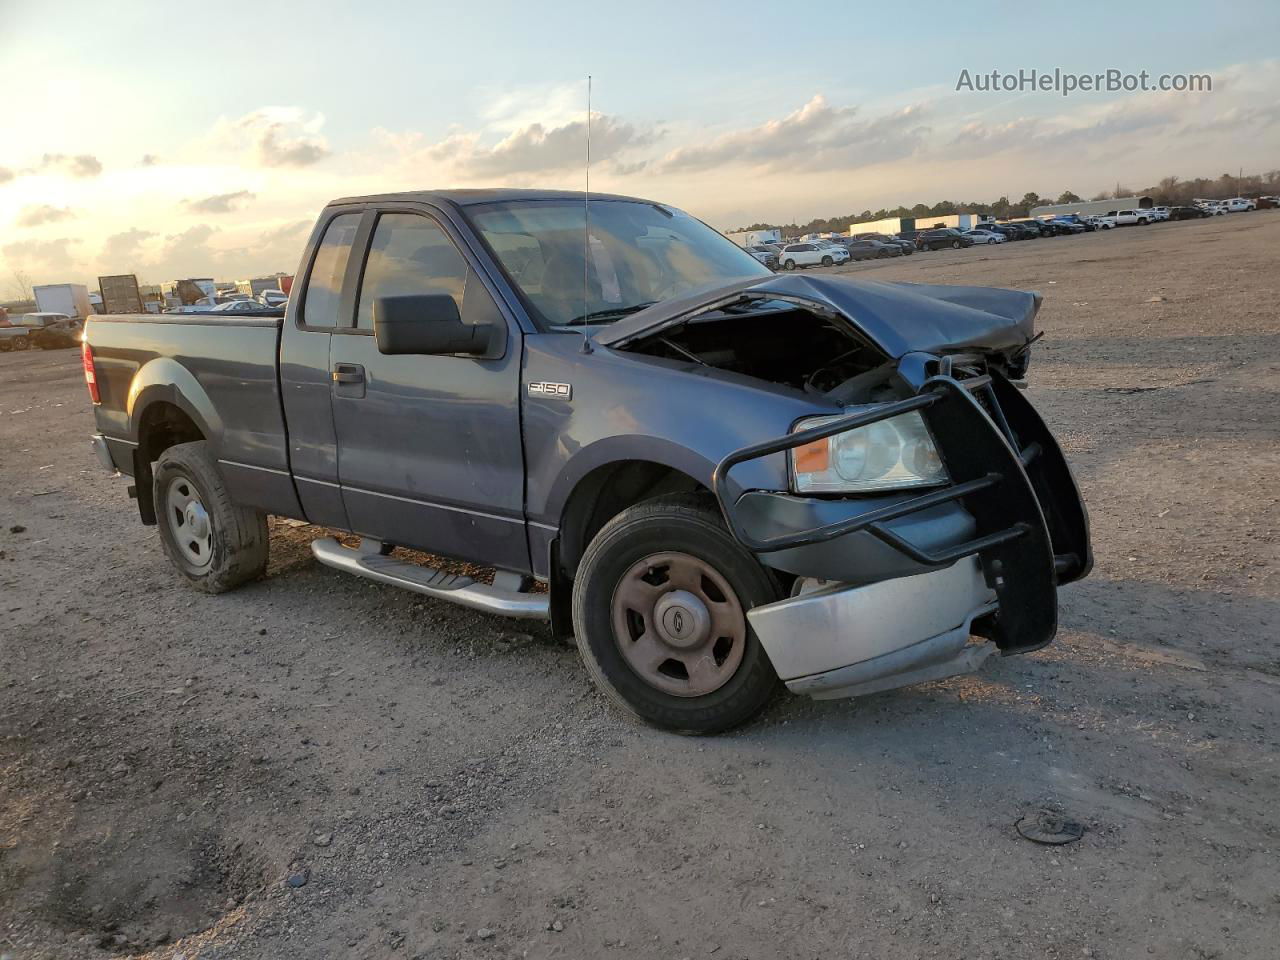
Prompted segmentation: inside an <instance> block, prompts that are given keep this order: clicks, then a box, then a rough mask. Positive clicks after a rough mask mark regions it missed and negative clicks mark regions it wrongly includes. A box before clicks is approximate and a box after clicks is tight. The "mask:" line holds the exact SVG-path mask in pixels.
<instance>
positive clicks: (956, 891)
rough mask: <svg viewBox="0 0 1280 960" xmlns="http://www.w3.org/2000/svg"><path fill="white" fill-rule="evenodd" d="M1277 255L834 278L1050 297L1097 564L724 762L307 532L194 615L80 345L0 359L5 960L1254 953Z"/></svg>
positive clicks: (1266, 712) (1092, 253) (1262, 907)
mask: <svg viewBox="0 0 1280 960" xmlns="http://www.w3.org/2000/svg"><path fill="white" fill-rule="evenodd" d="M1278 252H1280V212H1257V213H1249V214H1243V215H1240V214H1237V215H1234V216H1230V217H1223V218H1217V219H1214V220H1209V221H1200V222H1195V223H1173V224H1160V225H1156V226H1151V227H1145V228H1130V229H1125V230H1120V231H1113V232H1111V233H1105V234H1087V235H1084V236H1080V237H1074V238H1053V239H1042V240H1035V241H1031V242H1023V243H1010V244H1006V245H1003V246H1000V247H992V248H984V249H974V250H967V251H955V252H952V251H945V252H941V253H936V254H922V255H917V256H913V257H910V258H907V259H904V260H901V261H889V262H877V263H874V264H856V265H851V266H848V267H845V268H840V269H841V270H842V272H850V273H859V274H865V275H867V276H869V277H874V278H876V279H886V280H887V279H903V280H914V281H925V282H942V283H972V284H993V285H998V286H1007V287H1018V288H1026V289H1036V290H1040V291H1042V292H1043V293H1044V296H1045V306H1044V309H1043V311H1042V313H1041V315H1040V326H1041V327H1043V329H1044V330H1045V332H1046V336H1045V339H1044V341H1043V342H1042V343H1041V344H1039V345H1038V346H1037V347H1036V355H1035V359H1034V360H1033V362H1032V365H1031V371H1030V377H1031V382H1032V387H1031V396H1032V398H1033V400H1034V401H1035V402H1036V403H1037V404H1038V405H1039V407H1040V408H1041V409H1042V410H1043V411H1044V413H1045V414H1046V416H1047V419H1048V420H1049V422H1050V424H1051V425H1052V426H1054V428H1055V429H1056V430H1057V432H1058V435H1059V436H1060V437H1061V438H1062V439H1063V440H1064V443H1065V446H1066V447H1067V449H1068V452H1069V454H1070V455H1071V457H1072V458H1073V462H1074V465H1075V468H1076V471H1077V473H1078V476H1079V478H1080V481H1081V484H1082V486H1083V488H1084V493H1085V498H1086V500H1087V502H1088V505H1089V508H1090V511H1091V514H1092V522H1093V531H1094V545H1095V549H1096V552H1097V566H1096V569H1095V571H1094V573H1093V575H1092V577H1091V578H1090V579H1088V580H1087V581H1085V582H1083V583H1081V584H1078V585H1076V586H1072V587H1069V588H1066V589H1065V590H1064V591H1063V594H1062V598H1061V600H1062V618H1061V619H1062V630H1061V632H1060V633H1059V636H1058V639H1057V641H1056V642H1055V643H1054V644H1052V645H1051V646H1050V647H1048V648H1047V649H1045V650H1043V651H1041V652H1039V653H1035V654H1032V655H1029V656H1025V657H1012V658H1008V659H997V660H995V661H992V662H990V663H989V665H988V667H987V668H986V669H985V671H984V672H983V673H981V674H979V675H976V676H973V677H968V678H960V679H955V680H951V681H947V682H944V683H936V684H931V685H928V686H924V687H918V688H913V689H907V690H899V691H894V692H889V693H884V694H879V695H876V696H872V697H867V698H865V699H860V700H854V701H837V702H823V703H816V702H811V701H807V700H802V699H799V698H796V697H790V696H784V697H781V698H779V699H778V701H777V702H776V703H775V704H774V705H773V706H772V707H771V708H770V709H769V711H768V712H767V713H766V714H765V716H764V717H763V718H762V719H760V720H759V721H757V722H755V723H753V724H751V725H750V726H748V727H746V728H745V729H742V730H740V731H738V732H736V733H734V734H731V735H727V736H722V737H718V738H714V739H697V738H683V737H676V736H670V735H667V734H663V733H659V732H656V731H653V730H650V729H647V728H643V727H640V726H636V725H634V724H632V723H630V722H628V721H627V720H625V719H623V717H621V716H620V715H618V713H616V712H615V711H614V710H612V709H610V708H609V707H608V706H607V705H606V704H605V703H604V701H603V699H602V698H601V697H600V696H598V695H597V694H596V693H595V692H594V690H593V689H592V687H591V686H590V685H589V683H588V681H587V678H586V676H585V674H584V672H583V670H582V669H581V667H580V665H579V663H578V659H577V654H576V653H575V651H574V650H572V649H570V648H567V647H564V646H561V645H558V644H556V643H554V642H552V640H551V639H550V637H549V635H548V633H547V631H546V630H545V628H543V627H541V626H539V627H535V628H532V629H530V628H528V627H524V626H519V625H513V624H512V623H509V622H506V621H503V620H500V619H496V618H491V617H487V616H484V615H481V614H477V613H473V612H469V611H465V610H462V609H459V608H455V607H452V606H450V605H447V604H445V603H441V602H436V601H432V600H428V599H425V598H422V597H417V596H415V595H413V594H409V593H404V592H400V591H397V590H395V589H392V588H387V587H381V586H377V585H373V584H370V583H367V582H364V581H361V580H358V579H355V578H352V577H349V576H346V575H343V574H341V573H339V572H337V571H334V570H330V569H327V568H324V567H321V566H319V565H318V564H317V563H315V562H314V561H313V560H312V559H311V556H310V553H309V551H308V549H307V543H308V541H309V540H310V539H311V538H312V537H313V536H315V535H316V531H315V530H314V529H312V528H307V527H292V526H289V525H287V524H284V523H274V524H273V533H272V543H271V548H272V557H273V559H272V564H271V569H270V575H269V576H268V577H267V578H266V579H264V580H262V581H261V582H258V583H255V584H252V585H250V586H248V587H246V588H244V589H241V590H239V591H237V592H234V593H230V594H226V595H223V596H218V597H209V596H204V595H200V594H197V593H195V592H193V591H191V590H189V589H187V588H185V587H184V586H182V585H180V584H179V582H178V580H177V578H176V576H175V575H174V574H173V573H171V572H170V569H169V567H168V565H167V563H166V561H165V559H164V557H163V555H162V554H161V551H160V546H159V544H158V542H157V536H156V533H155V531H154V529H152V528H147V527H143V526H142V525H141V524H139V523H138V521H137V515H136V510H135V508H134V505H133V503H132V501H131V500H130V499H129V498H128V496H127V493H126V489H125V488H126V483H125V481H122V480H112V479H110V478H109V477H108V476H107V475H106V474H105V473H104V472H103V471H102V470H101V468H100V467H99V466H98V464H97V462H96V461H95V460H94V459H93V457H92V455H91V453H90V450H89V445H88V442H87V437H88V435H89V434H90V432H91V431H92V426H93V418H92V415H91V412H90V409H89V403H88V399H87V396H86V393H85V389H84V385H83V383H82V380H81V373H80V368H79V358H78V356H77V355H76V353H75V352H74V351H58V352H49V353H44V352H38V351H37V352H31V353H26V354H4V355H0V616H2V617H3V620H0V956H2V957H5V958H12V960H27V958H45V957H57V958H72V960H79V958H85V960H88V958H102V957H106V956H109V955H110V956H113V955H135V956H136V955H141V956H145V957H150V958H158V960H174V958H177V957H183V958H186V960H191V958H195V957H200V958H210V960H212V958H217V960H230V958H274V957H324V958H327V957H341V958H397V960H399V958H413V957H421V958H428V957H429V958H445V957H449V958H453V957H458V958H514V957H530V958H543V957H569V958H576V957H587V958H608V957H619V958H623V957H626V958H632V957H636V958H673V960H679V958H683V957H688V958H696V957H714V958H715V960H724V958H732V960H737V958H752V960H766V958H780V957H797V958H799V957H805V958H809V957H813V958H818V957H821V958H826V957H839V958H874V960H898V958H903V960H906V958H940V960H941V958H946V960H955V958H965V960H976V958H1037V960H1043V958H1068V957H1095V958H1126V957H1147V956H1153V957H1158V958H1189V960H1191V958H1194V960H1202V958H1208V957H1220V958H1223V960H1228V958H1229V960H1245V958H1272V957H1275V956H1276V951H1277V947H1276V941H1277V933H1278V932H1280V860H1278V858H1277V853H1278V851H1280V824H1278V821H1277V810H1278V809H1280V806H1278V804H1280V800H1278V799H1277V798H1280V765H1278V761H1280V734H1278V731H1280V726H1278V725H1277V721H1278V720H1280V650H1278V649H1277V640H1278V639H1280V576H1278V567H1280V565H1278V564H1277V560H1278V559H1280V557H1278V552H1277V529H1278V525H1280V509H1278V508H1277V498H1278V496H1280V480H1278V479H1277V478H1278V477H1280V337H1278V336H1277V334H1278V333H1280V324H1278V322H1277V303H1278V302H1280V256H1278ZM1040 809H1049V810H1056V811H1061V812H1063V813H1065V815H1067V816H1068V817H1071V818H1074V819H1075V820H1078V821H1079V822H1081V823H1082V824H1084V826H1085V827H1086V832H1085V833H1084V836H1083V838H1082V839H1080V840H1079V841H1078V842H1076V843H1073V844H1070V845H1067V846H1060V847H1047V846H1040V845H1037V844H1033V843H1030V842H1028V841H1027V840H1025V839H1023V838H1021V837H1020V836H1019V835H1018V833H1017V832H1016V831H1015V828H1014V823H1015V821H1017V820H1018V818H1019V817H1021V816H1023V815H1024V814H1026V813H1028V812H1032V813H1034V812H1035V811H1037V810H1040Z"/></svg>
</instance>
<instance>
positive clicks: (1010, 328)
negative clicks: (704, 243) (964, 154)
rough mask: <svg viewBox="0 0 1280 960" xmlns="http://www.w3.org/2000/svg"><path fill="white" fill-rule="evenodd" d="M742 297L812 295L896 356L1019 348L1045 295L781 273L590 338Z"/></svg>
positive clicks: (654, 326)
mask: <svg viewBox="0 0 1280 960" xmlns="http://www.w3.org/2000/svg"><path fill="white" fill-rule="evenodd" d="M742 297H750V298H753V299H767V298H769V297H779V298H784V299H788V300H799V301H808V302H812V303H815V304H817V305H819V306H824V307H826V308H828V309H831V310H834V311H836V312H838V313H840V314H843V315H844V316H845V317H847V318H848V320H849V321H850V322H851V323H852V324H853V325H854V327H856V328H857V329H858V330H859V331H860V332H861V333H862V334H863V335H864V336H865V337H866V338H867V339H868V340H870V341H871V342H872V343H874V344H875V345H876V346H878V347H879V348H880V349H881V350H883V351H884V352H885V353H886V354H887V355H888V356H890V357H892V358H894V359H897V358H899V357H901V356H903V355H904V354H907V353H911V352H913V351H923V352H926V353H940V352H947V351H955V350H963V349H980V350H992V351H1000V352H1007V351H1011V350H1016V349H1018V348H1019V347H1022V346H1023V345H1025V344H1026V343H1027V342H1028V341H1029V340H1030V339H1031V337H1032V335H1033V330H1032V324H1033V322H1034V320H1035V316H1036V313H1037V312H1038V311H1039V309H1040V299H1041V298H1040V294H1038V293H1032V292H1029V291H1025V290H1003V289H1000V288H998V287H960V286H949V285H944V284H933V283H888V282H884V281H880V280H861V279H855V278H851V277H832V276H820V277H805V276H797V275H796V274H780V275H776V276H770V277H751V278H747V279H743V280H739V281H736V282H734V283H730V284H726V285H723V286H717V287H714V288H704V289H699V290H695V291H691V292H690V293H688V294H685V295H684V296H682V297H678V298H674V299H671V300H664V301H662V302H661V303H655V304H654V305H653V306H652V307H649V308H647V309H645V310H641V311H639V312H638V313H634V314H632V315H631V316H629V317H626V318H625V319H623V320H619V321H618V322H617V323H613V324H610V325H609V326H607V327H603V328H601V329H600V330H598V331H596V332H595V333H594V334H593V339H594V340H595V342H597V343H599V344H601V345H602V346H622V345H624V344H625V343H627V342H628V341H631V340H635V339H637V338H639V337H643V336H648V335H650V334H653V333H656V332H658V331H659V330H663V329H667V328H670V327H673V326H677V325H679V324H681V323H684V322H686V321H688V320H690V319H692V318H693V317H695V316H697V315H698V314H700V313H704V312H706V311H708V310H713V309H717V308H719V307H721V306H725V305H727V304H729V303H732V302H734V301H735V300H738V299H740V298H742Z"/></svg>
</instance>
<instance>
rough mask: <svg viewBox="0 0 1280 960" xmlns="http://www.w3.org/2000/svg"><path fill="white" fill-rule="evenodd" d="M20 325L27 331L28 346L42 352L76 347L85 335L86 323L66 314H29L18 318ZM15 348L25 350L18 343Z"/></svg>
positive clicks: (44, 312)
mask: <svg viewBox="0 0 1280 960" xmlns="http://www.w3.org/2000/svg"><path fill="white" fill-rule="evenodd" d="M18 324H19V325H20V326H22V327H24V328H25V329H26V330H27V345H28V346H32V347H39V348H40V349H42V350H57V349H59V348H62V347H74V346H76V345H78V344H79V343H80V338H81V336H82V335H83V333H84V321H83V320H81V319H79V318H78V317H71V316H68V315H67V314H65V313H53V312H50V311H43V312H40V313H28V314H24V315H23V316H21V317H19V318H18ZM14 347H16V348H17V349H19V350H22V349H25V348H24V347H20V346H18V345H17V343H15V344H14Z"/></svg>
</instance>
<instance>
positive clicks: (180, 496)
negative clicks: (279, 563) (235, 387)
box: [152, 440, 268, 593]
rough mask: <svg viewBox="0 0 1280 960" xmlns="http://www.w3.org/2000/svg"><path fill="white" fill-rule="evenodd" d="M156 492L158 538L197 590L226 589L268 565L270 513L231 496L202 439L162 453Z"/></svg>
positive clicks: (181, 572) (260, 571)
mask: <svg viewBox="0 0 1280 960" xmlns="http://www.w3.org/2000/svg"><path fill="white" fill-rule="evenodd" d="M152 495H153V497H154V498H155V499H154V503H155V509H156V525H157V526H158V527H159V528H160V544H161V545H162V546H163V547H164V552H165V554H166V555H167V556H168V557H169V559H170V561H172V562H173V565H174V566H175V567H177V569H178V572H179V573H180V574H182V575H183V577H185V578H186V579H187V581H188V582H190V583H191V585H192V586H194V587H196V588H197V589H198V590H203V591H204V592H205V593H223V592H224V591H227V590H231V589H233V588H235V587H238V586H240V585H241V584H242V583H246V582H248V581H249V580H253V579H256V578H257V577H260V576H261V575H262V573H263V571H265V570H266V568H267V547H268V534H267V518H266V515H265V514H263V513H261V512H259V511H257V510H251V509H249V508H248V507H240V506H237V505H236V504H234V503H233V502H232V501H231V495H230V494H229V493H228V492H227V488H226V484H224V483H223V481H222V476H221V474H219V473H218V468H217V466H216V465H215V464H214V460H213V457H212V456H211V455H210V454H209V451H208V448H207V446H206V444H205V442H204V441H203V440H199V441H196V442H194V443H178V444H174V445H173V446H172V447H169V448H168V449H167V450H165V451H164V452H163V453H161V454H160V459H159V461H158V462H157V463H156V466H155V471H154V474H153V480H152Z"/></svg>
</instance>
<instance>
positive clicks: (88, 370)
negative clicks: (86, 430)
mask: <svg viewBox="0 0 1280 960" xmlns="http://www.w3.org/2000/svg"><path fill="white" fill-rule="evenodd" d="M80 360H81V362H82V363H83V364H84V383H85V386H87V387H88V388H89V399H90V400H92V401H93V402H94V403H101V402H102V397H100V396H98V377H97V374H95V373H94V372H93V351H92V350H90V349H89V341H88V340H82V341H80Z"/></svg>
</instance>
